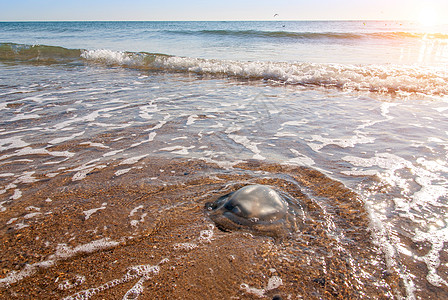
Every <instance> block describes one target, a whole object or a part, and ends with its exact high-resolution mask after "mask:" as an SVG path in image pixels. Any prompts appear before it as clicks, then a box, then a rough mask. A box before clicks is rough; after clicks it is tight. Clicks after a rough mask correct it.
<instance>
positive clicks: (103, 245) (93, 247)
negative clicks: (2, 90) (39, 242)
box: [0, 238, 120, 286]
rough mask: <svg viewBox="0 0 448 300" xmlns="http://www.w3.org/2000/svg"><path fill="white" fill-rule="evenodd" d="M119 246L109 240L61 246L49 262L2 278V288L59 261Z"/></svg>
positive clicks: (49, 258)
mask: <svg viewBox="0 0 448 300" xmlns="http://www.w3.org/2000/svg"><path fill="white" fill-rule="evenodd" d="M119 244H120V243H119V242H115V241H111V240H110V239H108V238H104V239H100V240H95V241H92V242H90V243H87V244H82V245H79V246H76V247H75V248H71V247H68V246H67V245H65V244H60V245H58V247H57V249H56V253H55V254H53V255H50V256H49V257H48V259H47V260H45V261H42V262H38V263H34V264H27V265H26V266H25V267H24V268H23V269H22V270H21V271H10V272H9V273H7V274H6V276H5V277H4V278H0V286H9V285H10V284H13V283H16V282H18V281H21V280H22V279H24V278H26V277H29V276H32V275H34V274H35V273H36V272H37V271H38V270H39V269H45V268H49V267H51V266H53V265H55V264H56V262H57V261H59V260H65V259H68V258H70V257H73V256H75V255H77V254H80V253H92V252H95V251H98V250H101V249H107V248H112V247H115V246H118V245H119Z"/></svg>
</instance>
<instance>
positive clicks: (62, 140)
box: [48, 130, 86, 145]
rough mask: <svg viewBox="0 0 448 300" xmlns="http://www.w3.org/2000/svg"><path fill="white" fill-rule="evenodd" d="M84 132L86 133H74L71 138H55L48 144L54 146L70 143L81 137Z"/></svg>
mask: <svg viewBox="0 0 448 300" xmlns="http://www.w3.org/2000/svg"><path fill="white" fill-rule="evenodd" d="M85 132H86V131H85V130H84V131H82V132H78V133H74V134H72V135H71V136H67V137H60V138H55V139H52V140H51V141H49V142H48V143H49V144H53V145H55V144H60V143H63V142H66V141H71V140H73V139H74V138H76V137H78V136H82V135H83V134H84V133H85Z"/></svg>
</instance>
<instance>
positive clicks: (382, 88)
mask: <svg viewBox="0 0 448 300" xmlns="http://www.w3.org/2000/svg"><path fill="white" fill-rule="evenodd" d="M81 56H82V57H83V58H84V59H86V60H87V61H90V62H95V63H105V64H107V65H111V66H121V67H130V68H137V69H145V70H161V71H172V72H191V73H196V74H210V75H221V76H229V77H236V78H241V79H264V80H273V81H277V82H281V83H284V84H292V85H310V86H323V87H336V88H340V89H345V90H354V91H368V92H377V93H390V94H398V95H405V94H409V93H414V94H424V95H428V96H447V95H448V72H446V71H440V70H439V71H434V70H433V69H429V68H423V67H410V66H398V65H397V66H392V65H387V66H381V65H367V66H354V65H342V64H319V63H287V62H261V61H254V62H245V61H231V60H215V59H201V58H190V57H179V56H168V55H161V54H150V53H128V52H117V51H110V50H89V51H83V53H82V54H81Z"/></svg>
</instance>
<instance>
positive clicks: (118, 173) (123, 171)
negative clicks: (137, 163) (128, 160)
mask: <svg viewBox="0 0 448 300" xmlns="http://www.w3.org/2000/svg"><path fill="white" fill-rule="evenodd" d="M131 170H132V168H127V169H121V170H118V171H115V173H114V175H115V176H121V175H123V174H126V173H128V172H129V171H131Z"/></svg>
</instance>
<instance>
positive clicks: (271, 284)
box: [240, 276, 283, 298]
mask: <svg viewBox="0 0 448 300" xmlns="http://www.w3.org/2000/svg"><path fill="white" fill-rule="evenodd" d="M281 285H283V281H282V279H281V278H280V277H278V276H272V277H271V278H269V281H268V283H267V285H266V287H265V288H262V289H257V288H254V287H251V286H249V285H248V284H246V283H242V284H241V285H240V288H241V289H243V290H245V291H246V293H249V294H253V295H255V296H257V297H259V298H264V297H265V293H266V292H268V291H270V290H274V289H276V288H278V287H280V286H281Z"/></svg>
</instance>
